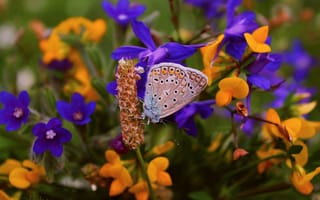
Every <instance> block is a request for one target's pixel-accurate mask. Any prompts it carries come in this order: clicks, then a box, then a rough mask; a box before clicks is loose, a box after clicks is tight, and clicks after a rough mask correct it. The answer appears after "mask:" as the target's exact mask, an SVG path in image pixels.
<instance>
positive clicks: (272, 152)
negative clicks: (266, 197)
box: [256, 145, 285, 173]
mask: <svg viewBox="0 0 320 200" xmlns="http://www.w3.org/2000/svg"><path fill="white" fill-rule="evenodd" d="M284 153H285V152H284V151H283V150H281V149H275V148H274V147H273V146H269V145H262V146H261V147H260V148H259V149H258V150H257V152H256V154H257V156H258V158H260V159H261V160H264V159H267V158H269V157H273V156H277V155H281V154H284ZM282 160H283V159H281V158H271V159H268V160H265V161H262V162H261V163H259V165H258V172H259V173H263V172H265V171H266V170H267V169H268V168H270V167H272V166H273V165H276V164H279V163H280V162H281V161H282Z"/></svg>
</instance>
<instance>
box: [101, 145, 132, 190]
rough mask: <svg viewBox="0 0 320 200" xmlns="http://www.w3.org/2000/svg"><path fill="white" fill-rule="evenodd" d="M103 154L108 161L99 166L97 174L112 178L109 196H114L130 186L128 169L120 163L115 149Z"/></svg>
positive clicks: (130, 180) (130, 179)
mask: <svg viewBox="0 0 320 200" xmlns="http://www.w3.org/2000/svg"><path fill="white" fill-rule="evenodd" d="M105 156H106V160H107V161H108V162H107V163H106V164H104V165H103V166H102V167H101V169H100V170H99V174H100V176H103V177H105V178H113V181H112V183H111V185H110V190H109V196H116V195H119V194H121V193H122V192H123V191H124V190H125V189H126V188H127V187H130V186H131V185H132V184H133V181H132V178H131V175H130V173H129V171H128V170H127V168H125V167H124V166H123V165H122V163H121V160H120V156H119V155H118V154H117V153H116V152H115V151H113V150H107V151H106V152H105Z"/></svg>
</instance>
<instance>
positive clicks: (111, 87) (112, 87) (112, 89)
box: [106, 81, 118, 96]
mask: <svg viewBox="0 0 320 200" xmlns="http://www.w3.org/2000/svg"><path fill="white" fill-rule="evenodd" d="M106 90H107V92H108V93H109V94H112V95H113V96H116V95H117V94H118V91H117V82H116V81H111V82H110V83H108V84H107V86H106Z"/></svg>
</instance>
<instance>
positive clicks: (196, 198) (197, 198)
mask: <svg viewBox="0 0 320 200" xmlns="http://www.w3.org/2000/svg"><path fill="white" fill-rule="evenodd" d="M188 197H189V198H190V199H192V200H213V198H212V197H211V196H210V194H209V193H208V192H206V191H194V192H191V193H189V195H188Z"/></svg>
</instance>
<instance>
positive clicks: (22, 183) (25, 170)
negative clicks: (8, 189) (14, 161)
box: [9, 160, 46, 189]
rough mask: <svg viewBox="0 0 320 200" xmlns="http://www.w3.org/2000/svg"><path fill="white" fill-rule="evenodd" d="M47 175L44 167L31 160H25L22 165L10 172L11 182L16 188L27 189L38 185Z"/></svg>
mask: <svg viewBox="0 0 320 200" xmlns="http://www.w3.org/2000/svg"><path fill="white" fill-rule="evenodd" d="M45 174H46V172H45V169H44V168H43V167H42V166H39V165H37V164H35V163H34V162H33V161H31V160H24V161H23V162H22V165H20V166H18V167H16V168H14V169H12V170H11V171H10V173H9V182H10V184H11V185H13V186H14V187H16V188H19V189H27V188H28V187H30V186H31V185H35V184H37V183H38V182H39V181H40V179H41V178H42V177H43V176H45Z"/></svg>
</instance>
